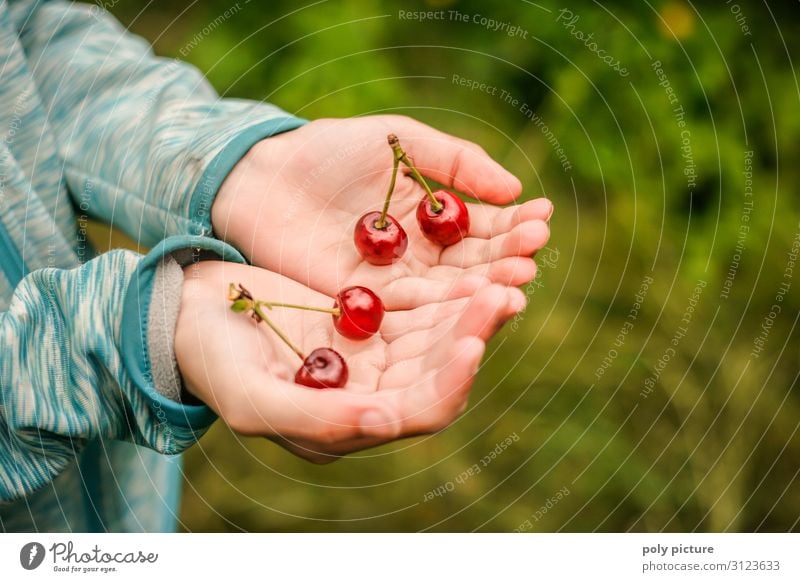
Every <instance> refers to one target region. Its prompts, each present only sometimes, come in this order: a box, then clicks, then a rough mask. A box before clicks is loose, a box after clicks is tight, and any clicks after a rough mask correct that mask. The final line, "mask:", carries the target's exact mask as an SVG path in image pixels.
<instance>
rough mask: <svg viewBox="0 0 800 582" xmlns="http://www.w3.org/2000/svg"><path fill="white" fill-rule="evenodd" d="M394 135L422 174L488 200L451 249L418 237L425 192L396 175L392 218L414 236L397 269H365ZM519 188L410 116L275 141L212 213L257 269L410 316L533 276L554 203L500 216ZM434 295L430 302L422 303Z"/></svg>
mask: <svg viewBox="0 0 800 582" xmlns="http://www.w3.org/2000/svg"><path fill="white" fill-rule="evenodd" d="M389 133H394V134H396V135H397V136H398V137H399V138H400V142H401V144H402V146H403V148H404V149H405V151H406V152H407V153H408V154H409V156H410V157H411V158H412V159H413V161H414V163H415V165H416V166H417V167H418V168H419V169H420V171H421V172H422V174H423V175H425V176H427V177H429V178H431V179H433V180H436V181H438V182H440V183H443V184H444V185H445V186H447V187H449V188H453V189H456V190H458V191H461V192H463V193H465V194H467V195H468V196H471V197H473V198H476V199H478V200H481V201H483V202H485V203H484V204H479V203H470V204H468V205H467V206H468V208H469V211H470V217H471V227H470V231H469V234H468V236H467V237H466V238H464V239H463V240H462V241H461V242H459V243H457V244H455V245H452V246H450V247H447V248H442V247H440V246H438V245H436V244H434V243H432V242H430V241H428V240H427V239H425V238H424V237H423V236H422V234H421V233H420V230H419V227H418V226H417V224H416V218H415V210H416V206H417V204H418V203H419V201H420V200H421V199H422V198H423V197H424V195H425V192H424V190H423V189H422V187H421V186H420V185H419V184H418V183H417V182H416V181H414V180H413V179H412V178H411V177H409V176H408V175H407V173H406V172H405V171H406V169H405V168H403V166H401V168H403V170H404V173H403V174H401V175H400V176H399V177H398V181H397V187H396V190H395V195H394V197H393V199H392V205H391V209H390V213H391V214H392V215H393V216H394V217H395V218H396V219H398V220H399V221H400V223H401V224H402V226H403V227H404V229H405V230H406V232H407V233H408V237H409V246H408V251H407V252H406V254H405V255H404V257H403V259H402V260H400V261H399V262H397V263H395V264H393V265H391V266H374V265H370V264H369V263H367V262H365V261H364V260H363V259H362V258H361V257H360V255H359V254H358V253H357V251H356V249H355V246H354V244H353V229H354V226H355V224H356V221H357V220H358V219H359V218H360V217H361V216H362V215H363V214H365V213H366V212H369V211H373V210H380V209H381V206H382V203H383V199H384V196H385V194H386V190H387V187H388V184H389V179H390V175H391V168H392V160H393V157H392V155H393V154H392V150H391V149H390V147H389V146H388V145H387V142H386V137H387V135H388V134H389ZM520 193H521V185H520V182H519V180H517V179H516V178H515V177H514V176H512V175H511V174H510V173H508V172H507V171H506V170H504V169H503V168H502V167H501V166H500V165H499V164H497V163H496V162H494V161H493V160H492V159H491V158H489V156H488V155H487V154H486V153H485V152H484V151H483V150H482V149H481V148H479V147H478V146H476V145H475V144H472V143H470V142H467V141H464V140H461V139H458V138H455V137H452V136H449V135H447V134H444V133H441V132H439V131H437V130H434V129H433V128H431V127H428V126H427V125H425V124H422V123H420V122H417V121H415V120H413V119H410V118H407V117H403V116H393V115H381V116H369V117H359V118H349V119H321V120H316V121H313V122H311V123H309V124H307V125H305V126H304V127H301V128H300V129H297V130H294V131H291V132H288V133H285V134H281V135H278V136H275V137H272V138H269V139H265V140H263V141H261V142H259V143H258V144H257V145H256V146H254V147H253V148H252V149H251V150H250V152H249V153H248V154H247V156H245V158H243V159H242V160H241V161H240V162H239V163H238V164H237V166H236V167H235V168H234V170H233V171H232V172H231V174H230V175H229V176H228V178H227V179H226V180H225V182H224V183H223V185H222V188H221V189H220V192H219V194H218V195H217V198H216V201H215V203H214V206H213V207H212V221H213V225H214V229H215V232H216V235H217V236H219V237H221V238H224V239H226V240H228V241H229V242H231V243H233V244H234V245H235V246H236V247H237V248H239V250H241V251H242V252H243V253H244V254H245V255H246V256H247V257H248V258H249V259H250V260H251V261H252V262H253V263H255V264H257V265H260V266H263V267H265V268H267V269H270V270H272V271H275V272H280V273H282V274H284V275H286V276H289V277H291V278H292V279H294V280H295V281H298V282H300V283H302V284H303V285H307V286H309V287H311V288H312V289H315V290H317V291H320V292H322V293H325V294H327V295H334V294H335V293H336V292H337V291H338V290H339V289H340V288H342V287H345V286H347V285H364V286H367V287H370V288H372V289H373V290H374V291H376V292H378V293H379V294H383V295H387V296H389V297H396V298H398V299H400V301H398V302H397V303H394V304H393V305H391V306H392V307H397V308H410V307H414V306H418V305H425V304H427V303H430V302H435V301H442V300H447V299H448V298H449V297H452V296H454V295H458V294H459V293H460V292H462V291H463V290H464V288H468V287H470V286H473V287H474V286H475V285H476V284H479V282H480V281H481V279H487V278H488V279H489V280H490V281H492V282H495V283H499V284H501V285H507V286H519V285H524V284H526V283H527V282H529V281H530V280H531V279H532V278H533V277H534V275H535V272H536V265H535V263H534V261H533V259H532V255H533V254H534V253H535V252H536V251H537V250H538V249H540V248H542V247H543V246H544V245H545V244H546V242H547V239H548V237H549V228H548V225H547V220H548V219H549V217H550V214H551V213H552V209H553V207H552V204H551V203H550V201H549V200H547V199H544V198H540V199H537V200H532V201H530V202H526V203H524V204H521V205H515V206H510V207H506V208H502V207H500V206H496V205H497V204H507V203H510V202H512V201H514V200H515V199H516V198H517V197H518V196H519V195H520ZM423 291H424V293H423Z"/></svg>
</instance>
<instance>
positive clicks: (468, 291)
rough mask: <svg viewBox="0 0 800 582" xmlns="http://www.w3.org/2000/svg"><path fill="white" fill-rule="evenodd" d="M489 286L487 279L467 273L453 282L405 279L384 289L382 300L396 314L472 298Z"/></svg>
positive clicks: (451, 280) (419, 278)
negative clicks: (406, 310)
mask: <svg viewBox="0 0 800 582" xmlns="http://www.w3.org/2000/svg"><path fill="white" fill-rule="evenodd" d="M488 284H489V280H488V279H487V278H486V277H483V276H480V275H467V274H463V273H461V274H459V275H458V276H457V277H455V278H452V279H449V280H447V279H440V280H434V279H430V278H427V277H403V278H401V279H395V280H394V281H392V282H391V283H389V284H388V285H386V286H385V287H384V288H383V289H381V292H380V296H381V301H383V304H384V307H386V309H387V310H391V311H396V310H402V309H414V308H415V307H419V306H421V305H427V304H430V303H441V302H443V301H449V300H451V299H458V298H459V297H468V296H470V295H473V294H474V293H475V292H476V291H478V290H479V289H481V288H483V287H485V286H487V285H488Z"/></svg>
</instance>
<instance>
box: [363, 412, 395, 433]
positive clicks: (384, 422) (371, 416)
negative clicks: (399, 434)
mask: <svg viewBox="0 0 800 582" xmlns="http://www.w3.org/2000/svg"><path fill="white" fill-rule="evenodd" d="M358 424H359V426H360V427H361V432H362V433H363V434H364V436H375V437H381V438H390V437H393V436H395V433H396V430H397V429H396V427H395V425H394V423H393V422H392V421H391V419H389V418H388V417H387V416H386V415H385V414H384V413H383V412H381V411H379V410H367V411H366V412H365V413H363V414H362V415H361V418H360V419H359V421H358Z"/></svg>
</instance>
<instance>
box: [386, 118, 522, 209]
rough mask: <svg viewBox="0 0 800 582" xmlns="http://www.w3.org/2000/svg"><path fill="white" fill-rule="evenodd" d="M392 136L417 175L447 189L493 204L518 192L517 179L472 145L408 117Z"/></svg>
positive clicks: (520, 187) (503, 200) (520, 186)
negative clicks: (410, 159)
mask: <svg viewBox="0 0 800 582" xmlns="http://www.w3.org/2000/svg"><path fill="white" fill-rule="evenodd" d="M395 133H396V134H397V136H398V137H399V138H400V144H401V145H402V147H403V149H404V150H405V151H406V153H407V154H408V155H409V156H410V157H411V158H412V159H413V162H414V165H415V166H417V169H419V171H420V173H422V174H423V175H425V176H427V177H429V178H431V179H433V180H436V181H437V182H440V183H442V184H444V185H446V186H447V187H450V188H455V189H456V190H459V191H461V192H464V193H465V194H468V195H469V196H472V197H473V198H477V199H479V200H484V201H486V202H492V203H495V204H506V203H508V202H511V201H512V200H515V199H516V198H518V197H519V195H520V194H521V193H522V184H521V183H520V181H519V179H517V178H516V176H514V175H513V174H511V173H510V172H509V171H507V170H506V169H505V168H503V167H502V166H501V165H500V164H498V163H497V162H495V161H494V160H493V159H492V158H490V157H489V155H488V154H487V153H486V152H484V151H483V149H481V148H480V147H478V146H477V145H475V144H474V143H471V142H469V141H466V140H463V139H459V138H456V137H453V136H451V135H448V134H446V133H443V132H441V131H438V130H436V129H433V128H432V127H430V126H428V125H425V124H424V123H421V122H419V121H416V120H413V119H408V118H402V124H401V127H399V128H398V129H397V130H395Z"/></svg>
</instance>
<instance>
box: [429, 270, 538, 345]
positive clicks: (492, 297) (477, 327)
mask: <svg viewBox="0 0 800 582" xmlns="http://www.w3.org/2000/svg"><path fill="white" fill-rule="evenodd" d="M527 301H528V300H527V298H526V297H525V294H524V293H523V292H522V291H520V290H519V289H517V288H516V287H503V286H502V285H492V286H490V287H487V288H486V289H482V290H481V291H480V292H479V293H478V294H477V295H475V297H474V298H473V300H472V301H470V303H469V305H467V308H466V309H465V310H464V313H462V314H461V317H459V319H458V321H457V323H456V324H455V326H454V328H453V331H452V340H451V341H458V340H460V339H461V338H462V337H467V336H475V337H478V338H480V339H482V340H483V341H488V340H489V338H491V337H492V335H494V334H495V333H496V332H497V330H498V329H499V328H500V327H501V326H502V325H503V324H504V323H505V322H506V321H507V320H508V319H509V318H511V317H513V316H514V315H515V314H516V313H519V312H520V311H522V310H523V309H524V308H525V305H526V304H527ZM432 357H436V355H435V353H434V355H433V356H432Z"/></svg>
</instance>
